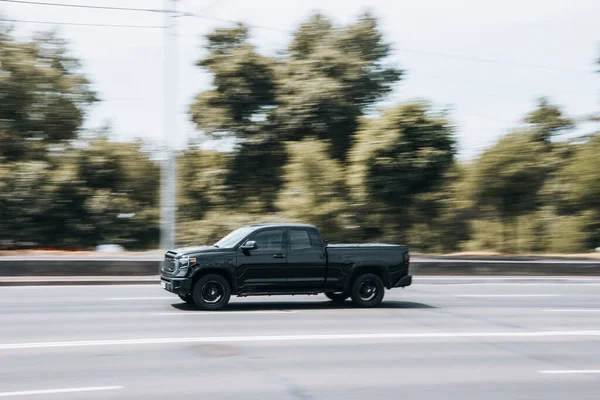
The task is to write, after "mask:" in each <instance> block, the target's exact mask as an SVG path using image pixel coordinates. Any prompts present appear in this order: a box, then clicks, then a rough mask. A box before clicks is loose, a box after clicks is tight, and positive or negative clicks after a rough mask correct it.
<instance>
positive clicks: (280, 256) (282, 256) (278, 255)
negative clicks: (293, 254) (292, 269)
mask: <svg viewBox="0 0 600 400" xmlns="http://www.w3.org/2000/svg"><path fill="white" fill-rule="evenodd" d="M273 258H285V254H275V255H274V256H273Z"/></svg>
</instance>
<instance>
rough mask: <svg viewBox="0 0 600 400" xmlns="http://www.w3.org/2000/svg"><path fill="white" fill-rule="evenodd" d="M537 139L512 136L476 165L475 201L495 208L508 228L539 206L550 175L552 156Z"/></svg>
mask: <svg viewBox="0 0 600 400" xmlns="http://www.w3.org/2000/svg"><path fill="white" fill-rule="evenodd" d="M537 138H538V137H537V136H532V135H527V134H523V133H513V134H509V135H507V136H505V137H503V138H502V139H500V140H499V141H498V143H497V144H496V145H495V146H494V147H492V148H491V149H489V150H487V151H485V152H484V153H483V154H482V155H481V157H480V158H479V159H478V160H477V163H476V165H475V179H476V186H475V187H476V189H475V190H476V198H477V200H478V204H479V205H480V206H483V207H485V206H489V207H492V208H493V209H494V210H495V211H496V212H497V213H498V214H499V216H500V218H501V220H502V221H503V224H504V235H503V237H504V239H503V242H504V245H505V246H506V243H507V231H506V229H507V226H508V225H509V224H510V223H514V221H515V218H516V217H517V216H519V215H521V214H523V213H525V212H527V211H533V210H535V209H536V208H537V206H538V205H539V202H538V201H537V198H538V191H539V190H540V189H541V188H542V186H543V185H544V182H545V180H546V178H547V176H548V173H549V172H550V168H551V162H550V157H551V155H549V153H548V152H547V149H546V147H545V145H544V144H543V143H541V142H540V141H538V140H537Z"/></svg>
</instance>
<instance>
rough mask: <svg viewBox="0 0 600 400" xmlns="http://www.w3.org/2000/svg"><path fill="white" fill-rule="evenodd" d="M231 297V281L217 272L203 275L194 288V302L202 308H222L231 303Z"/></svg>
mask: <svg viewBox="0 0 600 400" xmlns="http://www.w3.org/2000/svg"><path fill="white" fill-rule="evenodd" d="M230 297H231V286H230V285H229V282H227V279H225V278H224V277H222V276H221V275H217V274H209V275H206V276H203V277H202V278H200V279H199V280H198V282H196V285H194V289H193V290H192V298H193V300H194V304H196V307H198V308H200V309H202V310H209V311H216V310H221V309H223V308H224V307H225V306H226V305H227V303H229V298H230Z"/></svg>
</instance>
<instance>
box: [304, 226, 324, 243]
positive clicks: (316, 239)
mask: <svg viewBox="0 0 600 400" xmlns="http://www.w3.org/2000/svg"><path fill="white" fill-rule="evenodd" d="M308 234H309V236H310V244H311V245H312V247H323V243H322V242H321V236H320V235H319V234H318V233H317V231H316V230H314V229H311V230H310V231H308Z"/></svg>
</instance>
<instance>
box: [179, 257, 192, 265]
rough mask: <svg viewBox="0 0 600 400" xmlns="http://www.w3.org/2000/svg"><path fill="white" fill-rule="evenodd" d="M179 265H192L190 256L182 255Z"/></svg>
mask: <svg viewBox="0 0 600 400" xmlns="http://www.w3.org/2000/svg"><path fill="white" fill-rule="evenodd" d="M179 265H180V266H182V267H187V266H189V265H190V258H189V257H188V256H182V257H181V258H180V259H179Z"/></svg>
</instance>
